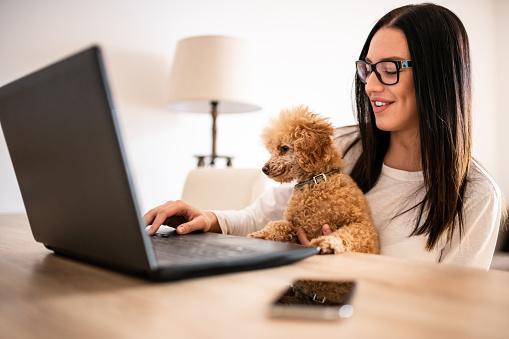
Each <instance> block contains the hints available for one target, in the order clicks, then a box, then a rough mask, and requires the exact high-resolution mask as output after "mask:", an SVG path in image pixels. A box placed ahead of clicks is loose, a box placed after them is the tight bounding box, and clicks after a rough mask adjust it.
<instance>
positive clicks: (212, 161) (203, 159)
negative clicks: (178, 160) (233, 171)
mask: <svg viewBox="0 0 509 339" xmlns="http://www.w3.org/2000/svg"><path fill="white" fill-rule="evenodd" d="M194 157H195V158H197V159H198V163H197V164H196V166H197V167H205V166H206V165H207V166H210V167H214V166H215V165H216V160H218V159H224V160H225V164H226V167H232V161H233V157H232V156H228V155H195V156H194Z"/></svg>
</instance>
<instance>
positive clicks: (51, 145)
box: [0, 46, 318, 280]
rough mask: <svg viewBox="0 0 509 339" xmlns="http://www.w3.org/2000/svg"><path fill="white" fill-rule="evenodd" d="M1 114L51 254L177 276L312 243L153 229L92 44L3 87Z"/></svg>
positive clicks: (259, 262)
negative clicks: (147, 220) (137, 191)
mask: <svg viewBox="0 0 509 339" xmlns="http://www.w3.org/2000/svg"><path fill="white" fill-rule="evenodd" d="M0 123H1V126H2V130H3V133H4V136H5V139H6V142H7V147H8V150H9V154H10V157H11V160H12V163H13V166H14V171H15V173H16V178H17V180H18V184H19V187H20V190H21V195H22V197H23V202H24V204H25V208H26V212H27V216H28V220H29V222H30V228H31V231H32V234H33V236H34V239H35V240H36V241H38V242H40V243H42V244H44V246H46V247H47V248H48V249H50V250H52V251H54V252H55V253H56V254H59V255H63V256H66V257H70V258H74V259H78V260H81V261H85V262H89V263H92V264H95V265H100V266H103V267H107V268H110V269H114V270H118V271H122V272H126V273H130V274H135V275H138V276H142V277H147V278H150V279H154V280H177V279H183V278H190V277H196V276H203V275H211V274H218V273H225V272H235V271H243V270H252V269H259V268H264V267H272V266H278V265H284V264H288V263H291V262H294V261H297V260H300V259H303V258H305V257H308V256H311V255H314V254H316V253H317V251H318V249H317V248H310V247H304V246H300V245H296V244H288V243H280V242H274V241H267V240H258V239H250V238H245V237H236V236H230V235H222V234H213V233H198V234H188V235H177V234H176V232H167V233H166V234H165V236H155V237H150V236H149V235H148V234H147V232H146V231H145V226H146V225H145V224H144V223H143V218H142V213H141V211H140V209H139V207H138V205H137V199H136V195H135V191H134V188H133V184H132V180H131V175H130V172H129V168H128V166H127V162H126V154H125V151H124V148H123V146H122V139H121V135H120V131H119V127H118V122H117V118H116V114H115V110H114V108H113V104H112V99H111V95H110V91H109V87H108V82H107V79H106V72H105V69H104V66H103V62H102V57H101V51H100V48H99V47H98V46H92V47H90V48H87V49H86V50H83V51H81V52H79V53H77V54H74V55H72V56H70V57H68V58H65V59H64V60H61V61H59V62H56V63H54V64H52V65H50V66H47V67H45V68H43V69H41V70H39V71H36V72H34V73H32V74H29V75H27V76H25V77H23V78H21V79H18V80H16V81H14V82H11V83H9V84H7V85H5V86H3V87H2V88H0ZM175 165H176V166H178V164H177V161H175ZM181 219H182V217H181ZM182 221H183V220H178V218H170V220H167V222H166V224H168V225H169V226H175V225H176V224H178V223H181V222H182ZM175 223H176V224H175Z"/></svg>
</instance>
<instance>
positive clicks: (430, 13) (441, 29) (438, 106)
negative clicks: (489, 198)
mask: <svg viewBox="0 0 509 339" xmlns="http://www.w3.org/2000/svg"><path fill="white" fill-rule="evenodd" d="M382 27H393V28H397V29H400V30H401V31H402V32H403V33H404V34H405V36H406V39H407V42H408V48H409V51H410V55H411V59H412V60H413V68H412V73H413V77H414V86H415V97H416V104H417V112H418V115H419V135H420V144H421V145H420V147H421V158H422V160H421V161H422V168H423V176H424V187H425V196H424V198H423V200H422V201H421V202H420V203H419V204H417V205H416V206H413V207H412V208H410V209H407V210H405V211H402V212H401V213H400V214H398V215H401V214H403V213H406V212H408V211H410V210H412V209H414V208H418V209H419V216H418V218H417V222H416V225H415V228H414V230H413V231H412V233H411V234H410V236H413V235H423V234H425V235H427V236H428V239H427V243H426V249H427V250H431V249H433V248H434V247H435V245H437V243H438V241H439V239H440V237H441V235H442V234H443V233H444V232H446V234H447V240H448V241H450V240H451V238H452V235H453V233H454V231H455V229H459V233H460V236H462V234H463V198H464V195H465V188H466V185H467V172H468V169H469V166H470V161H471V144H472V141H471V83H470V82H471V80H470V54H469V44H468V37H467V33H466V31H465V28H464V27H463V24H462V23H461V21H460V19H459V18H458V17H457V16H456V15H455V14H454V13H453V12H451V11H450V10H448V9H446V8H444V7H441V6H438V5H434V4H419V5H409V6H403V7H399V8H396V9H394V10H392V11H391V12H389V13H387V14H386V15H385V16H384V17H383V18H381V19H380V20H379V21H378V22H377V23H376V25H375V26H374V27H373V29H372V30H371V32H370V33H369V36H368V38H367V40H366V42H365V44H364V46H363V48H362V52H361V54H360V56H359V60H364V59H365V57H366V55H367V53H368V49H369V45H370V43H371V39H372V38H373V36H374V35H375V33H376V32H377V31H378V30H379V29H380V28H382ZM355 100H356V113H357V120H358V123H359V129H360V140H361V142H362V154H361V156H360V157H359V159H358V160H357V162H356V164H355V166H354V168H353V170H352V174H351V175H352V177H353V179H354V180H355V181H356V182H357V184H358V185H359V187H360V188H361V189H362V191H363V192H368V191H369V190H370V189H371V188H372V187H373V186H374V185H375V184H376V182H377V180H378V178H379V176H380V173H381V170H382V164H383V160H384V157H385V154H386V152H387V149H388V147H389V142H390V132H387V131H382V130H380V129H378V128H377V126H376V123H375V116H374V113H373V110H372V108H371V103H370V101H369V98H368V96H367V95H366V92H365V89H364V84H363V83H362V82H361V81H360V80H359V78H358V77H357V75H356V78H355ZM395 217H396V216H395ZM424 218H425V219H424ZM423 219H424V222H422V223H421V221H422V220H423Z"/></svg>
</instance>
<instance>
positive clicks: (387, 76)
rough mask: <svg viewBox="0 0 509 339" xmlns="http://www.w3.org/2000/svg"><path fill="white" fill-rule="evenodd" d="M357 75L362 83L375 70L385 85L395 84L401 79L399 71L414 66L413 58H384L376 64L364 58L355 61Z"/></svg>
mask: <svg viewBox="0 0 509 339" xmlns="http://www.w3.org/2000/svg"><path fill="white" fill-rule="evenodd" d="M355 66H356V68H357V76H358V77H359V80H360V81H362V83H364V84H365V83H366V82H367V81H368V78H369V76H370V75H371V73H372V72H375V74H376V77H377V78H378V80H379V81H380V82H381V83H382V84H384V85H395V84H397V83H398V81H399V72H400V71H401V70H405V69H408V68H412V60H382V61H379V62H377V63H375V64H372V63H369V62H367V61H364V60H357V61H356V62H355Z"/></svg>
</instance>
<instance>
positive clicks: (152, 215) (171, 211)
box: [143, 200, 221, 235]
mask: <svg viewBox="0 0 509 339" xmlns="http://www.w3.org/2000/svg"><path fill="white" fill-rule="evenodd" d="M175 215H180V216H183V217H185V218H186V219H187V222H186V223H183V224H181V225H179V226H178V227H177V233H178V234H186V233H189V232H193V231H198V230H201V231H203V232H216V233H219V232H221V229H220V228H219V223H218V221H217V217H216V215H215V214H214V213H212V212H209V211H200V210H198V209H196V208H194V207H193V206H191V205H189V204H187V203H185V202H183V201H181V200H177V201H168V202H167V203H165V204H162V205H160V206H157V207H155V208H153V209H151V210H150V211H148V212H147V213H146V214H145V215H144V216H143V219H144V221H145V224H146V225H151V226H150V228H149V230H148V234H150V235H154V234H155V233H156V232H157V230H158V229H159V227H160V226H161V225H162V223H163V222H164V221H165V220H166V219H167V218H169V217H172V216H175Z"/></svg>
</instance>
